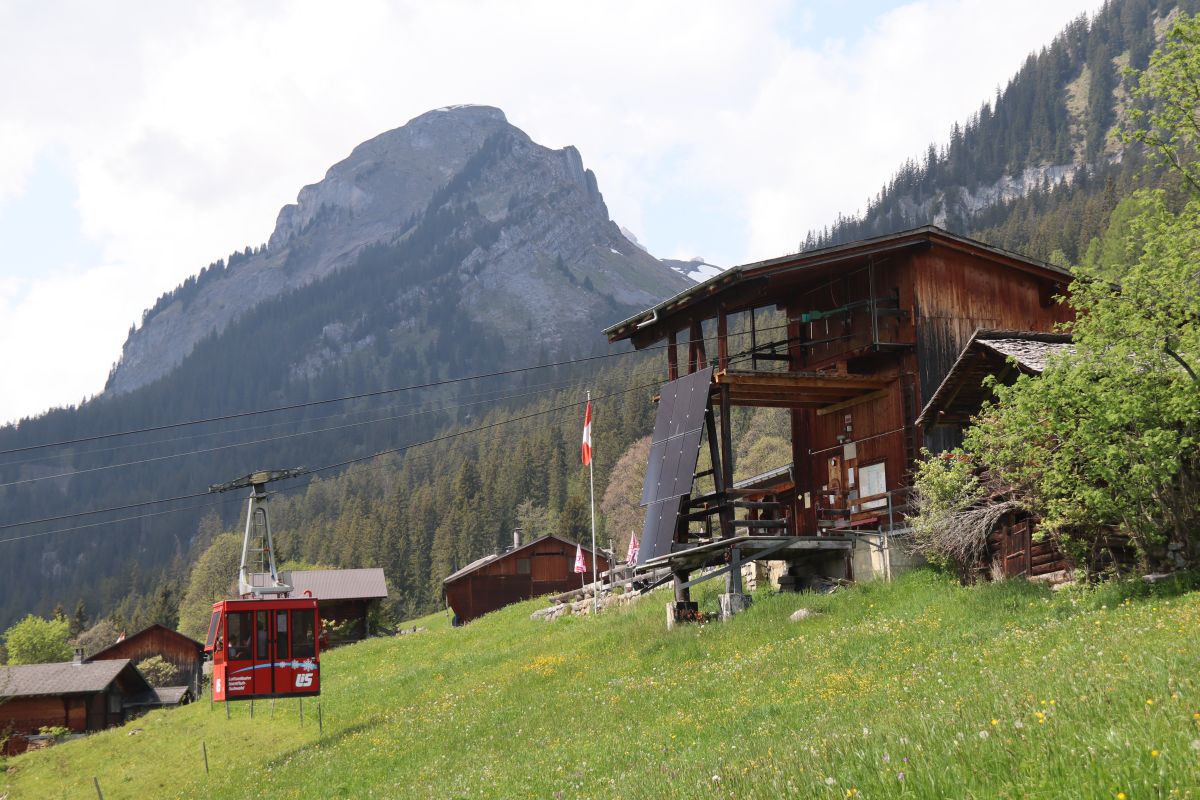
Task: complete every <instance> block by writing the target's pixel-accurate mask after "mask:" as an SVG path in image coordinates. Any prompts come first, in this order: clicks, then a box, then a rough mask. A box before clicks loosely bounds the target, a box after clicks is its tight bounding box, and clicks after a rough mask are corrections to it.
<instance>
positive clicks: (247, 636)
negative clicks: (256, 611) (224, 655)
mask: <svg viewBox="0 0 1200 800" xmlns="http://www.w3.org/2000/svg"><path fill="white" fill-rule="evenodd" d="M227 618H228V627H229V660H230V661H245V660H247V659H249V658H250V642H251V639H252V637H253V635H254V616H253V614H251V612H249V611H233V612H230V613H229V614H228V615H227Z"/></svg>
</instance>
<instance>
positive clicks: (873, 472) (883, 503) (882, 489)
mask: <svg viewBox="0 0 1200 800" xmlns="http://www.w3.org/2000/svg"><path fill="white" fill-rule="evenodd" d="M885 463H886V462H883V461H880V462H879V463H878V464H871V465H869V466H866V467H860V468H859V470H858V483H859V491H860V492H861V494H860V495H859V496H860V497H873V496H874V495H877V494H884V493H886V492H887V471H886V470H885V469H884V465H885ZM886 507H887V498H886V497H882V498H880V499H878V500H869V501H867V502H865V503H863V504H862V507H861V510H863V511H866V510H868V509H872V508H886Z"/></svg>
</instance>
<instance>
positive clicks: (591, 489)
mask: <svg viewBox="0 0 1200 800" xmlns="http://www.w3.org/2000/svg"><path fill="white" fill-rule="evenodd" d="M587 401H588V406H589V407H590V406H591V405H592V390H591V389H589V390H588V393H587ZM595 460H596V447H595V444H593V445H592V447H591V457H590V458H589V459H588V498H589V501H590V502H589V504H588V505H589V506H590V507H591V510H592V613H595V614H598V613H600V587H599V585H598V583H599V581H598V580H597V577H596V475H595V472H594V471H593V468H592V462H593V461H595Z"/></svg>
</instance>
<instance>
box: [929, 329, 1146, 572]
mask: <svg viewBox="0 0 1200 800" xmlns="http://www.w3.org/2000/svg"><path fill="white" fill-rule="evenodd" d="M1071 347H1072V345H1071V336H1070V334H1066V333H1046V332H1038V331H998V330H987V329H982V330H978V331H976V332H975V334H974V335H973V336H972V337H971V339H970V340H969V341H968V342H967V344H966V346H964V347H963V349H962V352H961V353H959V356H958V358H957V359H956V360H955V362H954V365H953V366H952V367H951V368H950V371H949V372H948V373H947V374H946V377H945V378H944V379H943V380H942V382H941V384H940V385H939V386H938V387H937V389H936V390H935V391H934V393H933V395H932V396H931V397H930V398H929V402H928V403H926V404H925V408H924V409H922V411H921V416H919V417H918V418H917V425H918V426H919V427H920V428H921V430H923V431H930V430H940V431H945V434H943V437H942V438H943V440H949V441H955V442H958V441H961V438H962V432H963V430H964V429H965V428H966V427H967V426H968V425H969V424H970V422H971V418H972V417H973V416H975V415H976V414H978V413H979V411H980V409H982V407H983V405H984V403H986V402H988V401H990V400H992V399H993V398H994V396H995V395H994V393H993V392H992V390H991V389H990V388H989V384H988V382H987V379H988V378H995V379H996V380H997V381H999V382H1001V383H1004V384H1011V383H1013V382H1014V381H1015V380H1016V378H1017V376H1019V375H1041V374H1042V371H1043V370H1045V368H1046V364H1047V362H1048V361H1049V360H1050V359H1051V358H1053V357H1054V356H1055V355H1057V354H1059V353H1061V352H1064V351H1069V350H1070V349H1071ZM1035 525H1036V520H1035V519H1033V518H1031V517H1030V516H1029V515H1028V514H1024V513H1016V512H1014V513H1010V514H1007V515H1005V517H1004V518H1003V519H1002V520H1001V521H1000V523H999V524H998V525H997V526H996V529H995V530H994V531H992V534H991V536H989V537H988V544H987V553H986V555H985V557H984V561H985V564H986V569H987V572H988V573H989V575H990V576H991V577H996V578H999V577H1005V578H1016V577H1025V578H1033V579H1042V578H1053V577H1055V576H1062V577H1066V574H1067V572H1066V571H1067V570H1069V569H1071V567H1072V566H1073V565H1072V564H1071V561H1070V559H1069V558H1068V557H1067V556H1066V555H1065V554H1064V553H1063V552H1062V551H1061V550H1060V549H1059V548H1058V547H1056V546H1055V545H1054V543H1053V542H1051V541H1049V540H1040V541H1039V540H1037V539H1035V538H1034V535H1033V529H1034V527H1035ZM1113 547H1114V548H1115V549H1117V550H1120V549H1123V542H1120V543H1118V542H1114V543H1113Z"/></svg>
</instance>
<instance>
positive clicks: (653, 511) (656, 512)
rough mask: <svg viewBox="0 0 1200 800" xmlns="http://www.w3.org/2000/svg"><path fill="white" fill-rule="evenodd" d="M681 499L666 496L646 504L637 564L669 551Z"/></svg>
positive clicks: (673, 537)
mask: <svg viewBox="0 0 1200 800" xmlns="http://www.w3.org/2000/svg"><path fill="white" fill-rule="evenodd" d="M682 501H683V498H682V497H668V498H667V499H666V500H659V501H657V502H654V503H651V504H650V505H648V506H646V522H645V524H644V525H643V526H642V539H641V542H640V543H639V546H638V559H637V563H638V565H639V566H640V565H641V564H645V563H646V562H647V561H649V560H650V559H652V558H658V557H659V556H663V555H666V554H668V553H670V552H671V542H673V541H674V540H675V523H676V521H677V520H678V519H679V504H680V503H681V502H682Z"/></svg>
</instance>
